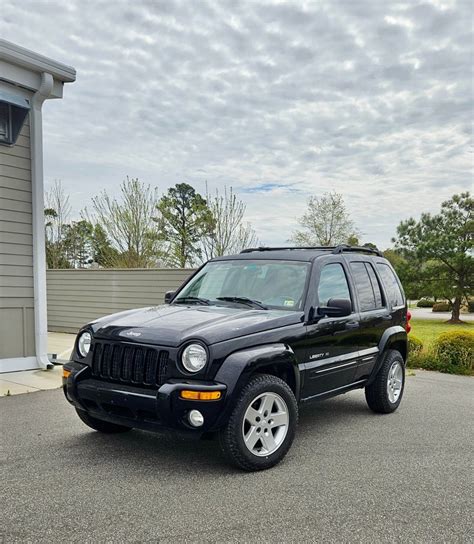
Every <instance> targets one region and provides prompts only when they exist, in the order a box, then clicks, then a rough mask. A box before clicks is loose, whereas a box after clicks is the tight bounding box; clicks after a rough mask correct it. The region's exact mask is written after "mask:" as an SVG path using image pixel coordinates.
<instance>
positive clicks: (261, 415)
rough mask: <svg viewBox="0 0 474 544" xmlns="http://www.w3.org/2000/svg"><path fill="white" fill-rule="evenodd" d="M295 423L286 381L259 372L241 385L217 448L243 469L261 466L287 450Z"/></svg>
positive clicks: (295, 408)
mask: <svg viewBox="0 0 474 544" xmlns="http://www.w3.org/2000/svg"><path fill="white" fill-rule="evenodd" d="M297 424H298V406H297V403H296V399H295V396H294V394H293V391H292V390H291V389H290V387H289V386H288V384H287V383H286V382H284V381H283V380H281V379H280V378H278V377H276V376H272V375H269V374H260V375H257V376H255V377H254V378H252V379H251V380H250V381H249V383H248V384H247V385H246V386H245V387H244V388H243V390H242V392H241V393H240V396H239V398H238V400H237V403H236V405H235V407H234V409H233V411H232V413H231V415H230V417H229V421H228V422H227V424H226V426H225V427H224V428H223V429H222V430H221V431H220V434H219V439H220V444H221V448H222V450H223V452H224V454H225V455H226V457H227V458H228V459H229V461H230V462H231V463H233V464H234V465H236V466H237V467H239V468H242V469H244V470H248V471H253V470H264V469H267V468H270V467H272V466H274V465H276V464H277V463H279V462H280V461H281V460H282V459H283V457H285V455H286V454H287V452H288V450H289V449H290V447H291V444H292V442H293V439H294V437H295V432H296V426H297Z"/></svg>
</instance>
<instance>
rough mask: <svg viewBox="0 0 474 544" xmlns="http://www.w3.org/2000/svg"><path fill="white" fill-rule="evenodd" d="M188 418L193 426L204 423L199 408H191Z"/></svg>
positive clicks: (199, 425)
mask: <svg viewBox="0 0 474 544" xmlns="http://www.w3.org/2000/svg"><path fill="white" fill-rule="evenodd" d="M188 419H189V423H191V425H192V426H193V427H201V426H202V425H203V424H204V416H203V415H202V414H201V412H200V411H199V410H191V411H190V412H189V414H188Z"/></svg>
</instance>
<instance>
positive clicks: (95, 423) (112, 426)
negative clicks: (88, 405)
mask: <svg viewBox="0 0 474 544" xmlns="http://www.w3.org/2000/svg"><path fill="white" fill-rule="evenodd" d="M76 412H77V415H78V416H79V418H80V419H81V421H83V422H84V423H85V424H86V425H87V426H88V427H90V428H91V429H94V431H99V433H106V434H115V433H126V432H128V431H131V430H132V427H125V426H123V425H117V424H116V423H110V422H108V421H104V420H103V419H97V418H95V417H92V416H91V415H90V414H88V413H87V412H84V411H83V410H78V409H77V408H76Z"/></svg>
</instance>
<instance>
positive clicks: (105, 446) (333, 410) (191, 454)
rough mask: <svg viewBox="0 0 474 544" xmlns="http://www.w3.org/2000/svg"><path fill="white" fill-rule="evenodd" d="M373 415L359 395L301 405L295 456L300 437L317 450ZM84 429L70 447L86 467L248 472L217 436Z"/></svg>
mask: <svg viewBox="0 0 474 544" xmlns="http://www.w3.org/2000/svg"><path fill="white" fill-rule="evenodd" d="M370 417H372V415H371V413H370V411H369V409H368V407H367V405H366V404H365V400H364V399H363V398H361V397H360V396H357V397H356V396H352V397H339V398H334V399H329V400H326V401H322V402H318V403H312V404H308V405H304V406H302V407H301V409H300V419H299V425H298V432H297V436H296V439H295V442H294V445H293V448H292V452H291V453H292V455H291V457H292V458H294V457H295V455H296V457H297V455H298V442H299V440H300V439H301V438H303V437H304V438H305V440H308V439H309V440H313V439H314V443H315V448H317V447H318V446H317V444H318V443H319V440H318V437H320V436H321V435H324V434H325V433H326V432H327V433H338V432H342V431H343V429H344V430H345V429H346V428H350V426H351V424H352V423H353V421H354V418H358V419H360V418H370ZM81 429H82V430H83V431H84V432H81V433H80V434H75V435H74V437H73V438H71V440H70V441H68V446H70V447H72V448H73V449H74V453H75V455H78V456H80V457H81V459H82V460H83V462H84V463H85V464H86V465H96V464H98V463H100V464H104V463H105V464H107V463H112V464H113V465H114V467H115V468H116V467H117V465H122V467H124V470H127V471H138V472H141V471H143V470H149V469H150V466H153V468H154V469H155V470H156V471H157V473H159V472H160V469H161V470H163V471H165V470H166V471H170V470H173V469H174V468H175V469H176V472H178V473H180V474H182V475H183V478H184V477H186V478H187V477H189V474H190V473H194V474H195V472H196V470H198V471H199V473H200V474H206V473H208V474H214V475H218V474H219V473H222V474H227V475H228V474H229V471H233V470H235V472H236V473H239V474H244V473H243V472H242V471H239V470H237V469H232V468H231V467H229V465H228V464H227V463H226V461H225V459H224V457H223V456H222V454H221V452H220V448H219V443H218V440H217V437H216V438H214V439H209V440H199V439H192V438H183V437H179V436H177V435H176V434H174V433H172V432H164V433H149V432H145V431H140V430H133V431H131V432H129V433H123V434H116V435H113V434H109V435H104V434H101V433H98V432H95V431H88V430H87V428H86V427H84V428H82V427H81ZM313 437H314V438H313ZM125 467H126V468H125Z"/></svg>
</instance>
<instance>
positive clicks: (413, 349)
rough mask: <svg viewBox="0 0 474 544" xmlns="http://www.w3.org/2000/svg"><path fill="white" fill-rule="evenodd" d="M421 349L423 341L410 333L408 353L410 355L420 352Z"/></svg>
mask: <svg viewBox="0 0 474 544" xmlns="http://www.w3.org/2000/svg"><path fill="white" fill-rule="evenodd" d="M422 349H423V342H422V341H421V340H420V339H419V338H417V337H416V336H413V335H412V334H410V335H409V336H408V353H409V354H410V355H411V354H416V353H420V351H421V350H422Z"/></svg>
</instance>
